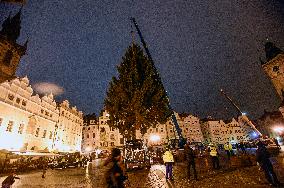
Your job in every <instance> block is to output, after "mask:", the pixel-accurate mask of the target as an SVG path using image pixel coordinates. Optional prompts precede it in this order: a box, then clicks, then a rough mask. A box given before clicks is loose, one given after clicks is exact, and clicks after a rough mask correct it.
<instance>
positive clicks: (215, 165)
mask: <svg viewBox="0 0 284 188" xmlns="http://www.w3.org/2000/svg"><path fill="white" fill-rule="evenodd" d="M209 155H210V157H211V160H212V166H213V169H219V168H220V165H219V157H218V155H219V154H218V151H217V148H216V147H215V146H214V145H213V144H210V145H209Z"/></svg>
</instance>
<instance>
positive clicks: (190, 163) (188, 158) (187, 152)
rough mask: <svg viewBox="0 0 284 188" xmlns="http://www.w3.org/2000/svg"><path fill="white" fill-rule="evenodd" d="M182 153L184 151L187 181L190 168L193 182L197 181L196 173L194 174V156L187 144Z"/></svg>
mask: <svg viewBox="0 0 284 188" xmlns="http://www.w3.org/2000/svg"><path fill="white" fill-rule="evenodd" d="M184 151H185V156H186V161H187V174H188V179H190V169H191V167H192V169H193V175H194V180H197V172H196V168H195V158H196V156H195V153H194V150H193V149H192V148H191V147H190V146H189V145H188V144H187V145H186V147H185V149H184Z"/></svg>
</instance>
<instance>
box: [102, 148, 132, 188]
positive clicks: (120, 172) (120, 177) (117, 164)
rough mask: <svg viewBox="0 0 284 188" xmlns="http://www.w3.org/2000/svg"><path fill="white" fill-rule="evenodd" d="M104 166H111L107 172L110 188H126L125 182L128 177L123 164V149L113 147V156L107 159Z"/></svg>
mask: <svg viewBox="0 0 284 188" xmlns="http://www.w3.org/2000/svg"><path fill="white" fill-rule="evenodd" d="M104 166H109V169H108V170H107V172H106V174H105V178H106V183H107V187H108V188H124V187H125V186H124V182H125V181H126V180H127V179H128V177H127V176H126V174H125V169H124V166H123V159H122V155H121V151H120V149H118V148H113V149H112V151H111V156H110V157H109V158H108V159H107V160H106V161H105V163H104Z"/></svg>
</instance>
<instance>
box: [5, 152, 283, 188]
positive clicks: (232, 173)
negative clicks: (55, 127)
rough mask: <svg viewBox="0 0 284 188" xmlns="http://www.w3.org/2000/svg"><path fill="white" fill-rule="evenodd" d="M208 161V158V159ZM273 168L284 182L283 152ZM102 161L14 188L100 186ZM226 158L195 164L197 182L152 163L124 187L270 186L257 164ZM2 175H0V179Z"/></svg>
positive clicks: (30, 177)
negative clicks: (217, 164)
mask: <svg viewBox="0 0 284 188" xmlns="http://www.w3.org/2000/svg"><path fill="white" fill-rule="evenodd" d="M207 162H208V161H207ZM272 162H273V163H274V168H275V171H276V173H277V175H278V177H279V179H280V180H281V182H284V155H283V153H282V155H281V156H279V157H277V159H272ZM101 163H102V162H101V161H99V160H95V161H93V163H91V164H89V166H88V168H85V169H84V168H76V169H75V168H73V169H72V168H71V169H64V170H48V171H47V176H46V178H44V179H43V178H41V174H42V173H41V172H33V173H28V174H23V175H19V177H20V178H21V179H20V180H16V182H15V183H14V185H13V187H14V188H16V187H19V188H37V187H38V188H53V187H54V188H57V187H64V188H69V187H72V188H73V187H74V188H77V187H78V188H79V187H84V188H85V187H86V188H100V187H101V188H103V187H105V185H104V172H105V170H106V169H105V168H101ZM226 163H227V161H226V160H225V159H222V160H221V166H222V168H221V169H220V170H215V171H214V170H211V168H207V167H208V165H210V164H206V161H205V162H203V163H198V165H197V170H198V181H195V180H192V181H190V180H189V179H188V178H187V173H186V166H185V164H182V163H179V164H175V166H174V171H173V172H174V180H173V181H166V179H165V174H164V173H165V166H164V165H153V166H152V167H151V169H149V170H137V171H131V172H129V173H128V176H129V180H128V181H127V182H126V187H130V188H132V187H133V188H143V187H145V188H151V187H153V188H168V187H169V188H171V187H174V188H187V187H201V188H202V187H216V188H218V187H234V188H237V187H242V188H246V187H248V188H249V187H260V188H262V187H270V186H269V184H268V183H267V182H266V180H265V178H264V174H263V173H262V172H261V171H260V170H259V169H258V167H257V166H251V167H245V168H233V167H230V166H226V165H225V164H226ZM4 178H5V177H0V182H2V181H3V180H4Z"/></svg>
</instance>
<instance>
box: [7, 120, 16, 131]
mask: <svg viewBox="0 0 284 188" xmlns="http://www.w3.org/2000/svg"><path fill="white" fill-rule="evenodd" d="M13 125H14V122H13V121H9V123H8V126H7V129H6V131H8V132H12V129H13Z"/></svg>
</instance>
